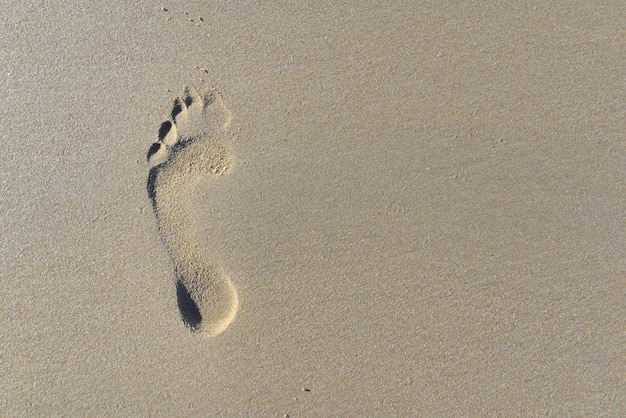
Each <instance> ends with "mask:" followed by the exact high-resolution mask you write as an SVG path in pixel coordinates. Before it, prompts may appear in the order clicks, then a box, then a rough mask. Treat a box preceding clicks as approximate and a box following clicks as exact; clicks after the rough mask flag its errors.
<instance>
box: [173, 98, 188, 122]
mask: <svg viewBox="0 0 626 418" xmlns="http://www.w3.org/2000/svg"><path fill="white" fill-rule="evenodd" d="M185 110H187V105H186V104H185V101H184V100H182V99H181V98H180V97H177V98H176V99H174V106H172V119H173V120H176V117H177V116H178V115H180V114H181V113H183V112H184V111H185Z"/></svg>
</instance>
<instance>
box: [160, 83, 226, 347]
mask: <svg viewBox="0 0 626 418" xmlns="http://www.w3.org/2000/svg"><path fill="white" fill-rule="evenodd" d="M230 119H231V116H230V112H229V111H228V109H227V108H226V106H224V103H223V101H222V97H221V96H220V95H219V93H218V92H217V91H215V90H212V89H206V90H204V91H202V92H200V93H198V92H196V91H195V90H193V89H191V88H186V89H185V93H184V95H183V97H182V98H177V99H175V100H174V105H173V108H172V114H171V118H170V119H169V120H167V121H165V122H163V124H162V125H161V128H160V129H159V141H158V142H156V143H154V144H152V146H151V147H150V150H149V151H148V162H149V164H150V167H151V168H150V174H149V176H148V195H149V196H150V199H151V200H152V207H153V209H154V213H155V215H156V220H157V224H158V228H159V231H160V233H161V237H162V239H163V242H164V243H165V246H166V247H167V250H168V252H169V255H170V257H171V259H172V261H173V263H174V273H175V276H176V293H177V297H178V307H179V309H180V314H181V317H182V319H183V321H184V322H185V324H187V325H188V326H189V328H190V329H191V330H192V331H197V332H200V333H203V334H205V335H208V336H214V335H218V334H219V333H221V332H222V331H224V330H225V329H226V327H228V325H229V324H230V323H231V322H232V320H233V319H234V317H235V314H236V313H237V308H238V298H237V292H236V291H235V288H234V287H233V285H232V283H231V281H230V279H229V278H228V276H227V275H226V274H225V273H224V271H223V270H222V269H221V268H220V267H219V266H218V265H217V264H216V263H214V262H212V261H211V260H207V256H206V251H204V252H203V251H202V250H203V248H201V246H200V244H199V243H197V242H194V240H193V239H190V237H193V236H194V234H193V232H194V228H195V227H194V219H197V217H198V214H197V213H195V212H194V209H193V205H192V204H191V200H192V196H191V193H192V191H193V189H194V185H196V184H197V183H198V182H206V181H218V180H219V177H220V176H221V175H222V174H224V173H225V172H226V171H227V170H228V168H229V167H230V165H231V162H232V152H231V151H230V149H229V147H228V146H227V144H226V141H225V139H224V132H225V129H226V128H227V127H228V125H229V124H230Z"/></svg>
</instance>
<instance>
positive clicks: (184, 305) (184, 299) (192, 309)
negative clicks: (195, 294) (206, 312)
mask: <svg viewBox="0 0 626 418" xmlns="http://www.w3.org/2000/svg"><path fill="white" fill-rule="evenodd" d="M176 298H177V299H178V309H179V310H180V316H181V317H182V319H183V321H184V322H185V324H187V325H188V326H189V327H191V329H197V328H198V326H199V325H200V323H201V322H202V315H201V314H200V309H198V305H196V302H194V301H193V299H192V298H191V294H190V293H189V290H187V288H186V287H185V285H184V284H183V282H181V281H180V280H176Z"/></svg>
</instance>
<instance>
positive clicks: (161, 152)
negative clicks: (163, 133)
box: [147, 142, 167, 167]
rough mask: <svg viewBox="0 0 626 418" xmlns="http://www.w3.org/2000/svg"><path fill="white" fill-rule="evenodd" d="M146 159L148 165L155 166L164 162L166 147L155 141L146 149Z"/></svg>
mask: <svg viewBox="0 0 626 418" xmlns="http://www.w3.org/2000/svg"><path fill="white" fill-rule="evenodd" d="M147 159H148V164H149V165H150V167H156V166H157V165H159V164H161V163H163V162H165V160H167V147H166V146H165V145H163V144H162V143H161V142H155V143H154V144H152V146H151V147H150V149H149V150H148V155H147Z"/></svg>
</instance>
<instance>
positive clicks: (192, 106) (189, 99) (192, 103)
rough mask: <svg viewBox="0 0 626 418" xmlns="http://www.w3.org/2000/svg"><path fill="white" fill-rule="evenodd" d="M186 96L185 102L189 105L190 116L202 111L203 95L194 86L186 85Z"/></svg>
mask: <svg viewBox="0 0 626 418" xmlns="http://www.w3.org/2000/svg"><path fill="white" fill-rule="evenodd" d="M184 96H185V99H184V102H185V105H187V111H188V112H189V115H190V117H194V116H198V114H199V113H200V112H201V111H202V97H201V96H200V95H199V94H198V92H197V91H196V90H195V89H194V88H193V87H186V88H185V95H184Z"/></svg>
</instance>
